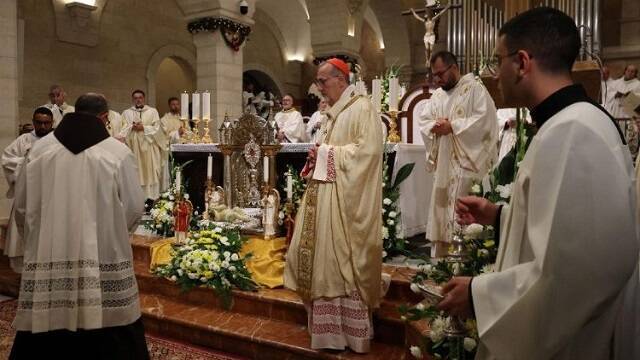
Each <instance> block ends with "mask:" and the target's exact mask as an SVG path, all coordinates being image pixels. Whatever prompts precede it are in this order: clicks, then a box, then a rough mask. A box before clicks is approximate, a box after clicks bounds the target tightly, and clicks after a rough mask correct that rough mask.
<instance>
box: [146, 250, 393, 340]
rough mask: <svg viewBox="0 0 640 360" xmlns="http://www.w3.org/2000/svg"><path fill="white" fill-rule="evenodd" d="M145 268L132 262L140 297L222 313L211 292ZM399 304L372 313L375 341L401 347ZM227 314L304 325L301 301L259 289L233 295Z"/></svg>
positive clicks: (387, 303)
mask: <svg viewBox="0 0 640 360" xmlns="http://www.w3.org/2000/svg"><path fill="white" fill-rule="evenodd" d="M145 265H146V264H144V263H141V262H140V261H136V278H137V281H138V287H139V289H140V292H141V293H144V294H148V295H157V296H162V297H165V298H170V299H175V300H176V301H180V302H181V303H184V304H189V305H193V306H203V307H207V308H218V309H224V307H223V305H222V303H221V302H220V299H219V298H218V296H217V295H216V294H215V292H214V291H213V290H211V289H207V288H194V289H191V290H189V291H187V292H183V291H182V290H181V289H180V287H179V286H178V285H176V284H175V283H173V282H171V281H169V280H167V279H163V278H159V277H157V276H154V275H151V274H150V273H149V270H148V268H147V267H146V266H145ZM400 305H401V303H399V302H393V301H390V300H387V299H384V300H383V301H382V302H381V304H380V308H379V309H377V310H376V311H375V313H374V322H373V323H374V333H375V335H376V339H378V340H379V341H382V342H385V343H389V344H403V343H404V333H405V330H404V327H405V324H404V322H403V321H402V320H401V319H400V314H399V313H398V310H397V309H398V306H400ZM228 311H230V312H234V313H239V314H245V315H250V316H257V317H261V318H264V319H270V320H276V321H284V322H289V323H292V324H297V325H299V326H305V325H306V324H307V312H306V310H305V308H304V305H303V303H302V300H301V299H300V297H299V296H298V295H297V294H296V293H295V292H293V291H291V290H288V289H282V288H280V289H259V290H258V291H255V292H252V291H239V290H234V291H233V302H232V305H231V308H230V309H228Z"/></svg>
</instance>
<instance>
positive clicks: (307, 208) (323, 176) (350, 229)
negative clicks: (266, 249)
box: [284, 59, 383, 352]
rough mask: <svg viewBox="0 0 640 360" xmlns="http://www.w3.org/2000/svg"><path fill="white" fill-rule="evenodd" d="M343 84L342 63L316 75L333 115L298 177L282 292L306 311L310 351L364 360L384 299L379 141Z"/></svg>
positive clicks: (376, 121) (364, 106)
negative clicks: (346, 352) (300, 188)
mask: <svg viewBox="0 0 640 360" xmlns="http://www.w3.org/2000/svg"><path fill="white" fill-rule="evenodd" d="M348 78H349V67H348V66H347V65H346V64H345V63H344V62H343V61H342V60H338V59H330V60H328V61H327V62H325V63H323V64H322V65H320V67H319V68H318V74H317V77H316V83H317V84H318V87H319V88H320V91H322V93H323V95H324V96H326V98H327V100H328V102H329V105H330V108H329V109H328V110H327V112H326V116H327V121H326V122H324V123H323V126H322V127H321V129H320V132H321V134H322V135H321V139H320V144H321V145H319V146H315V147H314V148H313V150H311V151H310V153H309V157H308V161H307V164H306V165H305V167H304V169H303V171H302V174H301V175H302V176H303V177H305V178H306V179H307V189H306V191H305V194H304V196H303V198H302V201H301V205H300V209H299V211H298V214H297V216H296V226H295V229H294V232H293V238H292V241H291V245H290V247H289V250H288V252H287V257H286V258H287V262H286V267H285V273H284V285H285V287H287V288H289V289H291V290H294V291H296V292H297V293H298V294H299V295H300V296H301V297H302V299H303V301H304V303H305V306H306V308H307V313H308V316H309V332H310V334H311V347H312V348H313V349H320V348H323V349H336V350H343V349H345V348H347V347H348V348H350V349H351V350H353V351H355V352H367V351H369V345H370V340H371V339H372V338H373V328H372V323H371V313H372V312H373V311H374V309H376V308H377V307H378V306H379V304H380V297H381V271H382V223H381V222H382V217H381V215H380V209H381V208H382V152H383V139H382V129H381V127H380V118H379V117H378V116H377V114H376V111H375V109H374V107H373V105H372V104H371V101H370V100H369V99H368V98H367V97H364V96H361V95H357V94H356V92H355V87H354V86H349V84H348V83H347V79H348Z"/></svg>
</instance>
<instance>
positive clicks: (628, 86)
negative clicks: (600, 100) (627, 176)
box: [611, 65, 640, 156]
mask: <svg viewBox="0 0 640 360" xmlns="http://www.w3.org/2000/svg"><path fill="white" fill-rule="evenodd" d="M637 76H638V68H637V67H635V66H634V65H628V66H627V67H626V68H625V69H624V75H623V76H622V77H621V78H619V79H618V80H615V81H614V82H613V89H614V91H615V93H614V95H613V97H614V99H613V103H612V107H613V109H612V110H613V112H612V114H611V115H613V117H615V118H617V119H621V120H620V127H621V128H622V129H623V131H624V133H625V137H626V139H627V141H628V142H629V148H630V150H631V154H632V155H633V156H635V155H636V154H637V152H638V145H639V141H640V139H639V138H638V137H639V135H640V134H639V133H638V124H637V122H636V121H635V120H633V117H634V116H635V117H637V115H635V114H633V113H629V112H628V111H627V110H626V109H625V108H624V105H623V104H624V100H625V98H626V97H627V96H628V95H629V94H631V93H633V94H635V95H637V96H640V80H638V77H637Z"/></svg>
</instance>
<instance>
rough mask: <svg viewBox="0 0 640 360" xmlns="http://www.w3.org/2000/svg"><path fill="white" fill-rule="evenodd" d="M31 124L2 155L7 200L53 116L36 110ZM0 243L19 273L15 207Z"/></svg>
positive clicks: (48, 129) (47, 129)
mask: <svg viewBox="0 0 640 360" xmlns="http://www.w3.org/2000/svg"><path fill="white" fill-rule="evenodd" d="M32 124H33V131H31V132H30V133H26V134H22V135H20V136H18V138H17V139H15V140H14V141H13V142H12V143H11V144H9V146H7V147H6V148H5V149H4V151H3V153H2V170H3V171H4V176H5V178H6V179H7V184H8V185H9V189H8V190H7V198H8V199H13V195H14V188H15V183H16V179H18V175H19V173H20V171H21V169H22V165H23V163H24V160H25V158H26V156H27V154H28V153H29V151H30V150H31V146H33V144H34V143H35V142H36V141H38V140H39V139H41V138H42V137H43V136H45V135H47V134H48V133H50V132H51V130H52V129H53V114H52V113H51V110H49V109H47V108H45V107H39V108H37V109H36V111H35V112H34V113H33V118H32ZM0 242H4V244H0V245H2V248H3V249H4V255H6V256H7V257H9V263H10V265H11V268H12V269H13V270H14V271H16V272H18V273H19V272H21V271H22V255H23V248H22V241H21V238H20V236H19V231H18V228H17V227H16V222H15V207H13V206H12V207H11V212H10V214H9V223H8V225H7V232H6V236H5V237H4V238H3V239H1V240H0Z"/></svg>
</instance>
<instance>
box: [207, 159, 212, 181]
mask: <svg viewBox="0 0 640 360" xmlns="http://www.w3.org/2000/svg"><path fill="white" fill-rule="evenodd" d="M212 175H213V156H211V154H209V156H208V157H207V180H211V176H212Z"/></svg>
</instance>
